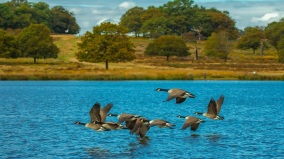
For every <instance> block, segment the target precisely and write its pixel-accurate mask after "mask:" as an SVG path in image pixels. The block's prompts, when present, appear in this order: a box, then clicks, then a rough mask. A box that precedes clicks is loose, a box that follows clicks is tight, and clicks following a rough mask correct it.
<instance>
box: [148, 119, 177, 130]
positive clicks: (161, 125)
mask: <svg viewBox="0 0 284 159" xmlns="http://www.w3.org/2000/svg"><path fill="white" fill-rule="evenodd" d="M149 124H150V127H152V126H157V127H159V128H170V129H172V128H173V126H175V125H174V124H172V123H170V122H168V121H166V120H163V119H153V120H150V121H149Z"/></svg>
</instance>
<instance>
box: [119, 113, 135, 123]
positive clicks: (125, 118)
mask: <svg viewBox="0 0 284 159" xmlns="http://www.w3.org/2000/svg"><path fill="white" fill-rule="evenodd" d="M132 117H134V115H133V114H126V113H124V114H121V115H119V118H118V122H119V123H123V122H124V121H126V120H128V119H131V118H132Z"/></svg>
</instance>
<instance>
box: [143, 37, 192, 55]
mask: <svg viewBox="0 0 284 159" xmlns="http://www.w3.org/2000/svg"><path fill="white" fill-rule="evenodd" d="M145 54H146V55H149V56H166V57H167V61H168V60H169V57H170V56H190V53H189V51H188V48H187V46H186V43H185V42H184V41H183V40H182V38H181V37H179V36H173V35H165V36H160V37H159V38H157V39H155V40H154V41H153V42H151V43H149V44H148V46H147V48H146V50H145Z"/></svg>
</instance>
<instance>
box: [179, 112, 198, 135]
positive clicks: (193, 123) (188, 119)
mask: <svg viewBox="0 0 284 159" xmlns="http://www.w3.org/2000/svg"><path fill="white" fill-rule="evenodd" d="M177 117H178V118H185V122H184V124H183V126H182V128H181V129H182V130H185V129H186V128H188V127H190V130H192V131H196V130H197V128H198V126H199V124H200V122H204V120H201V119H199V118H196V117H194V116H181V115H178V116H177Z"/></svg>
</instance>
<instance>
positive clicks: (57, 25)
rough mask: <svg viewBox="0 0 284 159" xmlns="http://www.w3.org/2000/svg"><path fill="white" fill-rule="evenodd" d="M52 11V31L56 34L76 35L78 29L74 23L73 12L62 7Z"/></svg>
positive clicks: (56, 7)
mask: <svg viewBox="0 0 284 159" xmlns="http://www.w3.org/2000/svg"><path fill="white" fill-rule="evenodd" d="M51 11H52V30H53V31H54V32H56V33H68V34H77V33H79V31H80V27H79V25H78V24H77V22H76V19H75V16H74V13H73V12H69V11H68V10H66V9H65V8H64V7H62V6H55V7H53V8H52V9H51Z"/></svg>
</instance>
